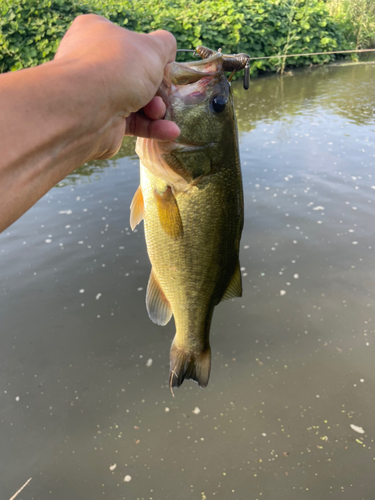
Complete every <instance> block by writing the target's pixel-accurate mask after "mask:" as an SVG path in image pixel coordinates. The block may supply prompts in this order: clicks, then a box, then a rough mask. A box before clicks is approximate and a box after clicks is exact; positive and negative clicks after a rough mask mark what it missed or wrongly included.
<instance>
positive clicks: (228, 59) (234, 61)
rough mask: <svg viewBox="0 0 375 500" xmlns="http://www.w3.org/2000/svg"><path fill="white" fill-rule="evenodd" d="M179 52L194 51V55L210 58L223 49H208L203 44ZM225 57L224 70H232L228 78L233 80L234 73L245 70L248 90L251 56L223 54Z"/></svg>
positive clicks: (244, 84) (245, 86)
mask: <svg viewBox="0 0 375 500" xmlns="http://www.w3.org/2000/svg"><path fill="white" fill-rule="evenodd" d="M177 52H194V54H193V55H195V56H196V55H199V56H200V57H201V58H202V59H208V58H209V57H211V56H213V55H215V54H218V53H221V49H219V50H218V51H216V50H212V49H208V48H207V47H204V46H203V45H198V47H197V48H196V49H195V50H194V49H178V50H177ZM222 57H223V70H224V71H230V72H231V75H230V76H229V78H228V80H229V81H231V79H232V77H233V75H234V74H235V73H236V72H237V71H241V70H245V71H244V76H243V88H244V89H245V90H248V88H249V87H250V56H249V55H248V54H244V53H241V54H222Z"/></svg>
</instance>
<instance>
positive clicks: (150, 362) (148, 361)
mask: <svg viewBox="0 0 375 500" xmlns="http://www.w3.org/2000/svg"><path fill="white" fill-rule="evenodd" d="M151 365H152V359H151V358H150V359H148V360H147V363H146V366H151Z"/></svg>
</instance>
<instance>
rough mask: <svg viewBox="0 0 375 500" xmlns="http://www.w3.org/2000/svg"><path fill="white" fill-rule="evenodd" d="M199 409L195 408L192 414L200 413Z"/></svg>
mask: <svg viewBox="0 0 375 500" xmlns="http://www.w3.org/2000/svg"><path fill="white" fill-rule="evenodd" d="M200 412H201V411H200V409H199V408H198V406H196V407H195V408H194V410H193V413H195V415H198V414H199V413H200Z"/></svg>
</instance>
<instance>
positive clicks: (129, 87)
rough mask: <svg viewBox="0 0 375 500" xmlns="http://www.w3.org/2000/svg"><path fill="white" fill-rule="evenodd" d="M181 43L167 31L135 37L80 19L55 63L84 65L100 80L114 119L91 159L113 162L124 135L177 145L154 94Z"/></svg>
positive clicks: (102, 23)
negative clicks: (171, 142) (110, 159)
mask: <svg viewBox="0 0 375 500" xmlns="http://www.w3.org/2000/svg"><path fill="white" fill-rule="evenodd" d="M175 54H176V41H175V38H174V37H173V35H171V33H168V32H167V31H155V32H153V33H150V34H148V35H146V34H139V33H134V32H131V31H128V30H125V29H124V28H120V27H118V26H116V25H114V24H112V23H111V22H110V21H108V20H107V19H104V18H102V17H100V16H97V15H93V14H89V15H84V16H79V17H77V18H76V19H75V21H74V22H73V24H72V26H71V27H70V29H69V30H68V31H67V33H66V34H65V36H64V38H63V39H62V41H61V44H60V46H59V49H58V51H57V54H56V56H55V60H56V61H59V62H62V61H69V60H70V61H72V60H75V61H76V62H77V61H79V62H80V63H81V64H83V65H84V66H85V67H86V68H87V71H88V74H89V75H90V74H91V75H92V76H91V78H93V79H94V80H98V79H99V80H100V85H99V88H100V89H101V91H102V92H105V93H106V97H107V102H108V109H109V111H110V115H111V118H112V120H111V124H110V130H108V131H106V133H105V137H103V144H102V145H101V148H100V151H98V152H97V154H95V156H92V158H94V157H95V158H108V157H110V156H112V155H113V154H115V153H116V152H117V150H118V149H119V148H120V146H121V141H122V137H123V135H135V136H139V137H149V138H153V139H156V140H162V141H167V140H173V139H175V138H176V137H178V135H179V133H180V131H179V128H178V127H177V125H176V124H175V123H173V122H170V121H167V120H162V118H163V117H164V115H165V111H166V107H165V104H164V102H163V100H162V99H161V98H160V97H155V94H156V92H157V90H158V88H159V86H160V83H161V81H162V78H163V73H164V67H165V65H166V64H167V63H169V62H171V61H173V60H174V58H175Z"/></svg>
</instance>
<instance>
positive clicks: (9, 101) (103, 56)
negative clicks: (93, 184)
mask: <svg viewBox="0 0 375 500" xmlns="http://www.w3.org/2000/svg"><path fill="white" fill-rule="evenodd" d="M175 53H176V41H175V39H174V37H173V36H172V35H171V34H170V33H168V32H165V31H158V32H154V33H150V34H148V35H145V34H140V33H133V32H131V31H128V30H125V29H123V28H120V27H119V26H116V25H114V24H112V23H111V22H109V21H108V20H106V19H104V18H102V17H100V16H96V15H93V14H90V15H86V16H78V17H77V18H76V19H75V20H74V22H73V24H72V26H71V27H70V28H69V30H68V31H67V33H66V34H65V36H64V38H63V39H62V41H61V43H60V46H59V48H58V51H57V54H56V56H55V59H54V61H52V62H49V63H47V64H43V65H42V66H38V67H36V68H31V69H26V70H21V71H17V72H13V73H6V74H4V75H0V232H1V231H3V230H4V229H5V228H6V227H8V226H9V225H10V224H11V223H12V222H14V221H15V220H17V219H18V217H20V216H21V215H22V214H23V213H24V212H26V210H28V209H29V208H30V207H31V206H32V205H34V203H35V202H36V201H37V200H39V198H41V197H42V196H43V195H44V194H45V193H46V192H47V191H48V190H49V189H51V188H52V187H53V186H55V185H56V184H57V183H58V182H59V181H60V180H61V179H63V178H64V177H65V176H66V175H68V174H69V173H70V172H72V171H73V170H74V169H76V168H77V167H79V166H80V165H82V164H83V163H85V162H86V161H88V160H92V159H100V158H109V157H111V156H113V155H114V154H115V153H116V152H117V151H118V149H119V148H120V146H121V141H122V138H123V136H124V134H125V135H126V134H130V135H137V136H141V137H152V138H153V139H156V140H173V139H175V138H176V137H177V136H178V135H179V129H178V127H177V126H176V125H175V124H174V123H172V122H168V121H166V120H162V118H163V117H164V114H165V104H164V103H163V101H162V100H161V99H160V97H158V98H156V97H155V94H156V91H157V89H158V87H159V85H160V83H161V81H162V78H163V72H164V67H165V65H166V64H167V63H168V62H170V61H171V60H173V58H174V56H175Z"/></svg>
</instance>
